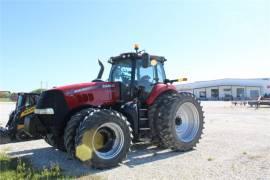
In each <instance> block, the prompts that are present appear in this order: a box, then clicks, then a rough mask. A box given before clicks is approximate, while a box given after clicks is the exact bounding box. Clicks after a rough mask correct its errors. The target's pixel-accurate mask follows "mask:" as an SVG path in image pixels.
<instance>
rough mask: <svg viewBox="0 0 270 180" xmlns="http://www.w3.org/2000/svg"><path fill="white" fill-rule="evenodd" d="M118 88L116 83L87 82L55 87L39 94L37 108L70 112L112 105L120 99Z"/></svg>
mask: <svg viewBox="0 0 270 180" xmlns="http://www.w3.org/2000/svg"><path fill="white" fill-rule="evenodd" d="M119 86H120V84H119V83H117V82H89V83H80V84H73V85H67V86H59V87H55V88H53V89H50V90H47V91H44V92H43V93H42V94H41V96H40V98H39V101H38V103H37V107H38V108H41V109H42V108H53V109H58V108H60V107H66V109H67V110H68V111H71V110H73V109H77V108H81V107H85V106H92V107H98V106H109V105H114V104H115V103H116V102H118V100H119V98H120V90H119V89H120V88H119Z"/></svg>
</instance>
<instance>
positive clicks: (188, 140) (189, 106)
mask: <svg viewBox="0 0 270 180" xmlns="http://www.w3.org/2000/svg"><path fill="white" fill-rule="evenodd" d="M203 125H204V116H203V111H202V107H201V106H200V103H199V102H198V101H197V100H196V98H195V97H194V95H193V94H190V93H180V94H178V95H176V96H168V98H165V99H164V101H163V106H161V107H160V114H159V117H158V120H157V128H158V133H159V137H160V138H161V141H162V143H163V144H164V145H165V146H166V147H168V148H171V149H173V150H178V151H188V150H191V149H192V148H193V147H195V146H196V144H197V143H198V142H199V139H200V138H201V135H202V130H203Z"/></svg>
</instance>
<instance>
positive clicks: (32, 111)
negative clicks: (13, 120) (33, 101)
mask: <svg viewBox="0 0 270 180" xmlns="http://www.w3.org/2000/svg"><path fill="white" fill-rule="evenodd" d="M34 111H35V106H32V107H29V108H27V109H25V110H24V111H23V112H22V113H21V115H20V118H22V117H24V116H27V115H29V114H31V113H34Z"/></svg>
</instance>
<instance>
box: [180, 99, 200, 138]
mask: <svg viewBox="0 0 270 180" xmlns="http://www.w3.org/2000/svg"><path fill="white" fill-rule="evenodd" d="M199 122H200V121H199V112H198V110H197V108H196V106H195V105H194V104H192V103H190V102H186V103H183V104H181V106H180V107H179V109H178V110H177V113H176V117H175V130H176V134H177V137H178V139H179V140H180V141H183V142H190V141H192V140H193V139H194V138H195V136H196V135H197V132H198V130H199Z"/></svg>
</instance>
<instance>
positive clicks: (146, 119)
mask: <svg viewBox="0 0 270 180" xmlns="http://www.w3.org/2000/svg"><path fill="white" fill-rule="evenodd" d="M140 121H148V118H144V117H141V118H140Z"/></svg>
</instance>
